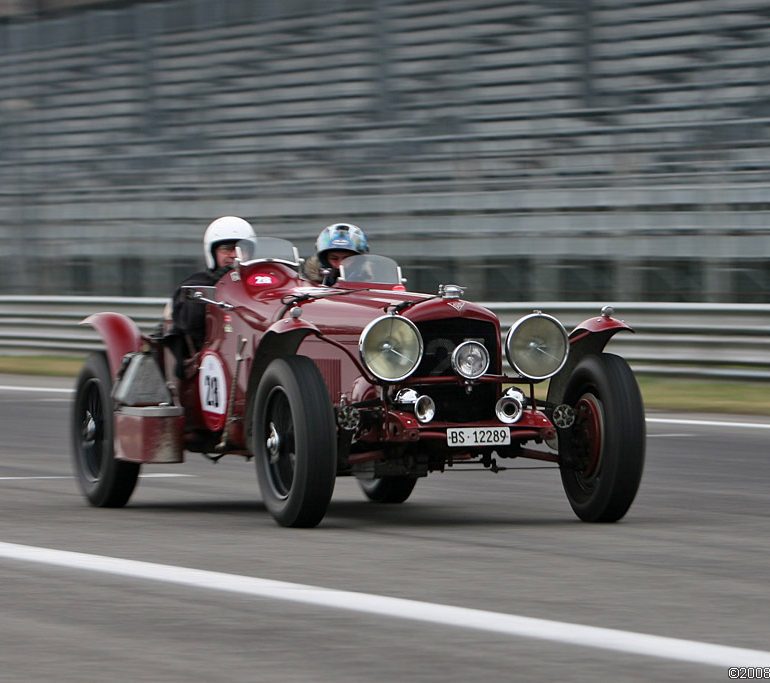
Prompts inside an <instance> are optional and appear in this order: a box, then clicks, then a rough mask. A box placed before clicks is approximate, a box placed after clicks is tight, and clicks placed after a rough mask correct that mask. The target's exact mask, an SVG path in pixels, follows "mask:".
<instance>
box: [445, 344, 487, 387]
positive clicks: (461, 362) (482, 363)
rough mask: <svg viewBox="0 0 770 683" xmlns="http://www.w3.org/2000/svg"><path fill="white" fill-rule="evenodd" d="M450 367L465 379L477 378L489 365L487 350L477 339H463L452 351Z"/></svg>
mask: <svg viewBox="0 0 770 683" xmlns="http://www.w3.org/2000/svg"><path fill="white" fill-rule="evenodd" d="M452 367H453V368H454V371H455V372H456V373H457V374H458V375H460V377H464V378H465V379H478V378H479V377H481V376H482V375H483V374H484V373H485V372H486V371H487V368H488V367H489V352H488V351H487V350H486V348H485V347H484V345H483V344H481V343H480V342H477V341H464V342H463V343H462V344H458V345H457V346H456V347H455V350H454V351H452Z"/></svg>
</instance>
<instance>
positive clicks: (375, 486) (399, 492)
mask: <svg viewBox="0 0 770 683" xmlns="http://www.w3.org/2000/svg"><path fill="white" fill-rule="evenodd" d="M416 483H417V477H407V476H399V477H382V478H381V479H359V480H358V484H359V486H361V490H362V491H363V492H364V493H365V494H366V497H367V498H368V499H369V500H371V501H374V502H375V503H403V502H404V501H405V500H406V499H407V498H409V496H410V495H412V491H413V490H414V486H415V484H416Z"/></svg>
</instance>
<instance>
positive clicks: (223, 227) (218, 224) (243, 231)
mask: <svg viewBox="0 0 770 683" xmlns="http://www.w3.org/2000/svg"><path fill="white" fill-rule="evenodd" d="M256 238H257V235H256V234H255V232H254V228H252V227H251V223H249V222H247V221H245V220H243V218H238V217H237V216H222V218H217V219H216V220H215V221H213V222H212V223H210V224H209V227H208V228H206V232H205V233H203V257H204V258H205V259H206V267H207V268H208V269H209V270H214V268H216V263H217V261H216V259H215V258H214V249H216V247H217V245H218V244H221V243H222V242H237V241H238V240H248V239H251V240H253V239H256Z"/></svg>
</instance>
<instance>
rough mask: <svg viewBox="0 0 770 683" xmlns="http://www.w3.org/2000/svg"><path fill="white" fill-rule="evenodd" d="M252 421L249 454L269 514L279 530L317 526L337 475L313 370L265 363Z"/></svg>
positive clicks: (323, 394) (325, 408)
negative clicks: (281, 528) (254, 463)
mask: <svg viewBox="0 0 770 683" xmlns="http://www.w3.org/2000/svg"><path fill="white" fill-rule="evenodd" d="M252 420H253V421H252V425H251V438H252V444H251V446H252V448H251V450H252V453H254V458H255V460H256V465H257V477H258V479H259V487H260V490H261V491H262V499H263V500H264V503H265V506H266V507H267V509H268V511H269V512H270V514H271V515H272V516H273V517H274V518H275V520H276V522H278V523H279V524H281V525H282V526H288V527H314V526H316V525H317V524H318V523H319V522H320V521H321V520H322V519H323V517H324V515H325V514H326V509H327V508H328V507H329V501H330V500H331V497H332V493H333V491H334V483H335V478H336V474H337V430H336V426H335V420H334V410H333V408H332V404H331V401H330V399H329V393H328V391H327V389H326V384H325V383H324V380H323V377H321V373H320V372H319V370H318V368H317V367H316V364H315V363H314V362H313V361H312V360H310V358H307V357H306V356H289V357H286V358H277V359H276V360H274V361H273V362H272V363H270V365H269V366H268V368H267V370H265V374H264V375H263V376H262V379H261V381H260V383H259V386H258V387H257V395H256V397H255V399H254V413H253V417H252Z"/></svg>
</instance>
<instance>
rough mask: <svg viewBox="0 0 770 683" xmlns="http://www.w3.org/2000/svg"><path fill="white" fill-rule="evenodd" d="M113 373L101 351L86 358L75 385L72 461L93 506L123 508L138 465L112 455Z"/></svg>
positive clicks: (134, 484) (134, 482)
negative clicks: (111, 373)
mask: <svg viewBox="0 0 770 683" xmlns="http://www.w3.org/2000/svg"><path fill="white" fill-rule="evenodd" d="M111 393H112V376H111V375H110V369H109V366H108V364H107V358H106V356H105V355H104V354H103V353H94V354H92V355H91V356H89V357H88V359H87V360H86V362H85V365H84V366H83V369H82V370H81V371H80V375H79V376H78V379H77V384H76V385H75V402H74V404H73V409H72V429H71V431H72V460H73V465H74V468H75V475H76V478H77V481H78V484H79V486H80V489H81V491H82V492H83V494H84V495H85V497H86V499H87V500H88V502H89V503H91V505H94V506H96V507H123V506H124V505H125V504H126V503H127V502H128V499H129V498H130V497H131V494H132V493H133V491H134V488H135V487H136V480H137V478H138V477H139V470H140V467H141V466H140V465H139V464H137V463H133V462H125V461H123V460H117V459H116V458H115V451H114V444H113V437H114V424H115V423H114V417H113V414H112V396H111Z"/></svg>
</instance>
